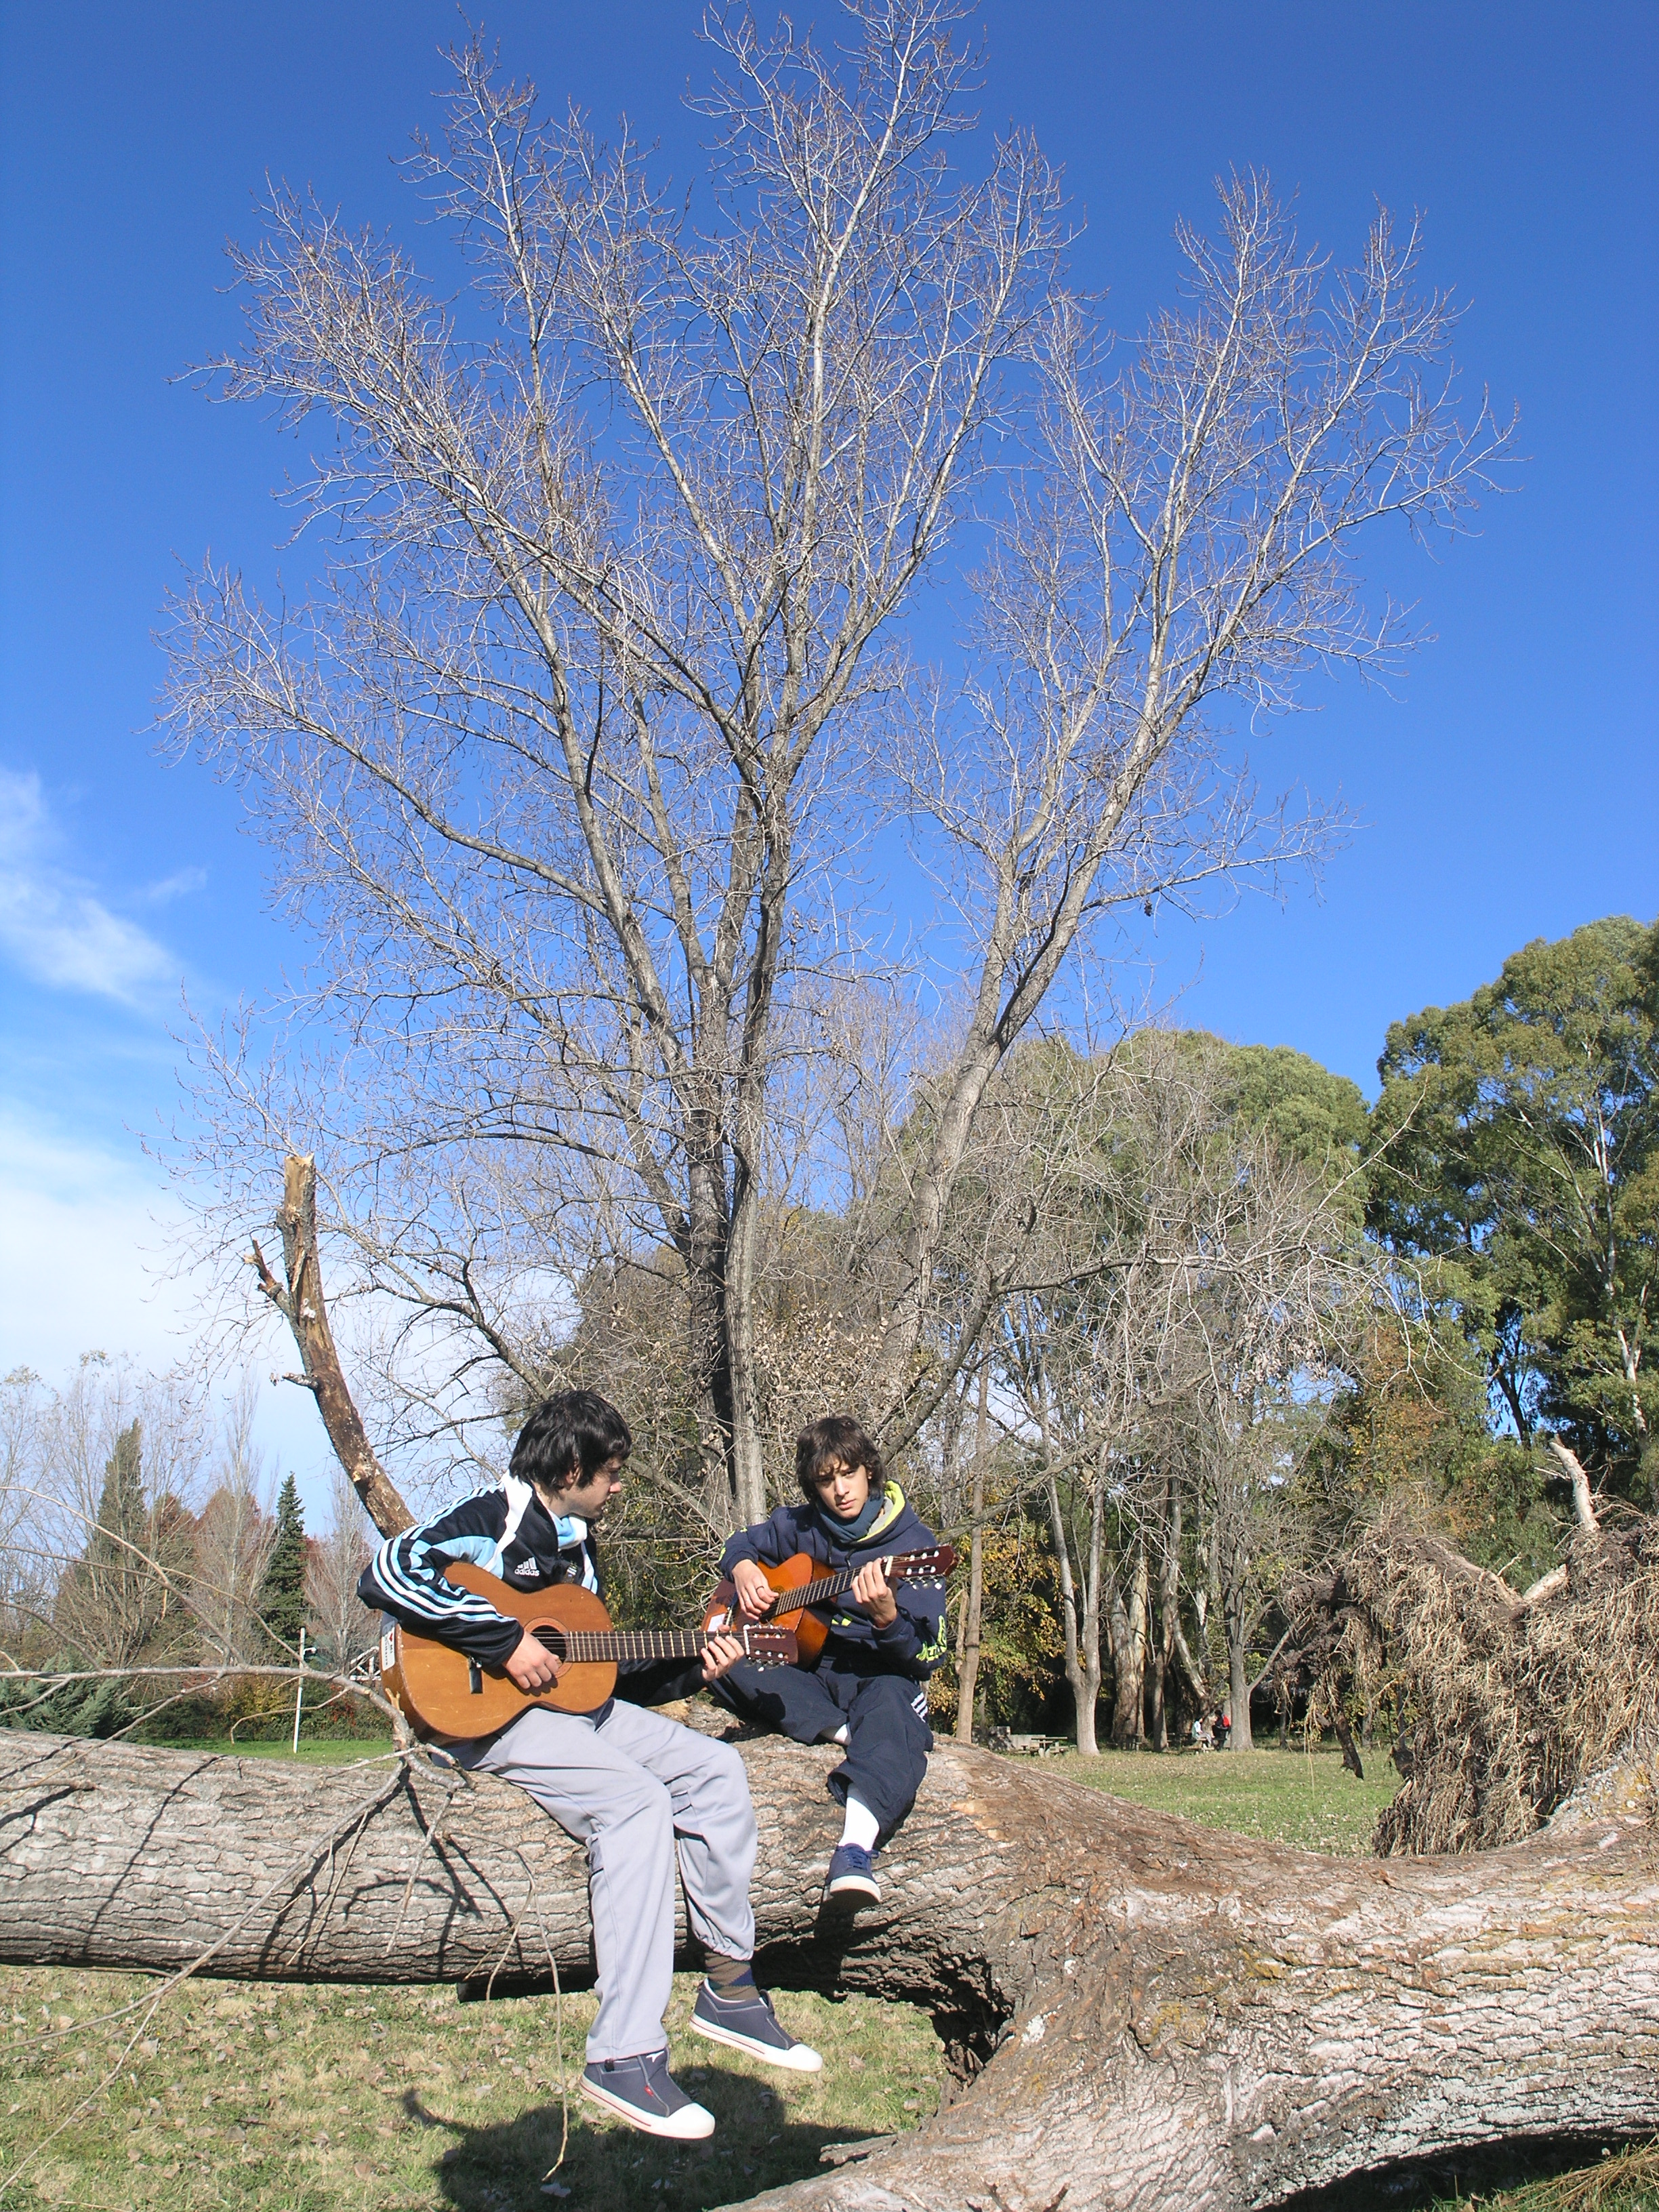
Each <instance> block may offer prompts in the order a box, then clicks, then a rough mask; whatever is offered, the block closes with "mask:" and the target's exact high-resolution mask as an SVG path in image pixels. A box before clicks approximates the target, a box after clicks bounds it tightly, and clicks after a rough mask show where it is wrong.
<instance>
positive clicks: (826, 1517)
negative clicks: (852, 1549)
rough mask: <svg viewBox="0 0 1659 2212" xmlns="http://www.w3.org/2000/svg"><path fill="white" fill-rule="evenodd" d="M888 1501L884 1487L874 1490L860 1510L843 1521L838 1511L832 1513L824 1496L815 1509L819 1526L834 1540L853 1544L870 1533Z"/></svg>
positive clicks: (839, 1542) (838, 1542) (844, 1543)
mask: <svg viewBox="0 0 1659 2212" xmlns="http://www.w3.org/2000/svg"><path fill="white" fill-rule="evenodd" d="M886 1503H887V1493H886V1492H885V1490H880V1491H876V1490H872V1492H870V1495H869V1496H868V1497H867V1498H866V1499H865V1501H864V1504H863V1505H862V1507H861V1508H860V1510H859V1511H858V1512H856V1513H855V1514H854V1516H853V1517H852V1519H851V1520H850V1521H843V1520H842V1518H841V1516H840V1515H839V1514H838V1513H832V1512H831V1511H830V1510H829V1507H828V1506H827V1505H826V1504H824V1503H823V1500H822V1498H820V1499H819V1500H818V1501H817V1504H815V1506H814V1509H813V1510H815V1512H816V1513H817V1517H818V1526H819V1527H820V1528H822V1529H823V1531H824V1533H825V1534H827V1535H828V1536H829V1537H830V1538H831V1539H832V1541H834V1542H836V1543H837V1544H843V1545H853V1544H856V1543H858V1542H859V1541H860V1539H861V1538H863V1537H865V1536H867V1535H868V1534H869V1533H870V1531H871V1529H872V1528H874V1527H875V1525H876V1522H877V1521H878V1519H879V1517H880V1515H881V1511H882V1508H883V1507H884V1505H885V1504H886Z"/></svg>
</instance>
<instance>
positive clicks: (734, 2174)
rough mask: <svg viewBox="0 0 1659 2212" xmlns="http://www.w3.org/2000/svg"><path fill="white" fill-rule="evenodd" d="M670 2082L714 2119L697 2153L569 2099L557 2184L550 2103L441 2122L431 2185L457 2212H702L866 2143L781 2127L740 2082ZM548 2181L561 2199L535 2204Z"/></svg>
mask: <svg viewBox="0 0 1659 2212" xmlns="http://www.w3.org/2000/svg"><path fill="white" fill-rule="evenodd" d="M678 2079H679V2080H680V2081H682V2082H683V2084H684V2087H686V2088H687V2089H689V2090H690V2092H691V2093H692V2094H693V2095H694V2096H696V2099H697V2100H698V2101H699V2102H700V2103H702V2104H705V2105H707V2106H708V2108H709V2110H710V2111H711V2112H713V2113H714V2118H715V2121H716V2123H717V2124H716V2127H715V2130H714V2134H713V2135H712V2136H709V2137H708V2140H707V2141H706V2142H694V2143H672V2142H659V2140H657V2139H656V2138H655V2137H654V2136H645V2135H641V2134H639V2133H638V2132H637V2131H636V2130H634V2129H632V2128H629V2127H624V2126H623V2125H622V2124H620V2123H615V2122H608V2121H606V2120H605V2119H603V2118H600V2117H599V2115H597V2114H595V2113H594V2112H593V2111H592V2106H587V2105H585V2104H582V2103H581V2102H580V2100H578V2099H577V2098H576V2097H575V2096H574V2095H573V2096H572V2098H571V2101H570V2136H569V2142H568V2147H567V2148H566V2151H565V2155H564V2159H563V2161H562V2164H561V2165H560V2166H559V2168H558V2171H557V2172H556V2173H552V2174H550V2169H551V2167H552V2166H553V2162H554V2160H556V2159H557V2158H558V2155H559V2139H560V2135H561V2132H562V2116H561V2112H560V2109H559V2106H557V2105H556V2104H554V2105H551V2106H547V2105H543V2106H536V2107H534V2108H533V2109H532V2110H531V2111H529V2112H523V2113H521V2114H520V2116H519V2118H516V2119H513V2120H507V2121H498V2122H495V2123H494V2124H490V2125H487V2126H469V2125H468V2124H466V2123H465V2121H457V2120H443V2121H441V2125H443V2126H444V2127H445V2128H446V2129H447V2130H448V2132H449V2134H450V2136H451V2137H452V2142H451V2147H450V2148H449V2149H447V2151H445V2152H444V2154H443V2155H442V2156H441V2158H440V2159H439V2160H437V2162H436V2164H435V2168H434V2172H435V2177H436V2179H437V2183H438V2186H439V2188H440V2189H441V2191H442V2193H443V2196H444V2197H445V2199H446V2201H447V2203H450V2204H453V2205H454V2206H455V2207H456V2212H507V2208H508V2207H509V2206H510V2207H513V2208H518V2207H522V2206H525V2205H531V2204H548V2205H561V2206H562V2207H564V2208H566V2212H644V2208H647V2207H653V2206H658V2205H664V2206H668V2207H671V2208H673V2212H707V2208H708V2207H709V2206H711V2205H716V2204H730V2203H734V2202H738V2201H741V2200H742V2199H743V2198H744V2197H755V2196H757V2195H758V2194H759V2193H760V2191H762V2190H763V2189H775V2188H778V2187H780V2186H781V2185H782V2184H783V2183H785V2182H790V2181H799V2180H801V2179H804V2178H805V2176H807V2175H809V2174H817V2173H822V2172H823V2171H824V2167H823V2162H822V2158H821V2154H822V2153H823V2150H824V2149H825V2148H826V2147H827V2146H829V2145H830V2144H834V2143H850V2142H860V2141H862V2140H865V2139H866V2138H865V2137H863V2136H861V2135H860V2131H859V2130H856V2129H850V2128H834V2127H815V2126H810V2125H806V2124H803V2123H801V2122H799V2121H791V2120H786V2119H785V2118H783V2117H782V2115H781V2112H780V2111H779V2109H778V2107H777V2106H776V2104H775V2101H773V2100H765V2101H763V2099H762V2097H761V2096H760V2094H759V2093H757V2089H756V2086H755V2084H754V2083H752V2082H750V2081H746V2080H745V2079H744V2077H743V2076H741V2075H717V2074H714V2073H713V2072H709V2073H707V2074H703V2073H700V2072H699V2071H697V2070H696V2069H689V2068H688V2069H681V2070H680V2072H679V2074H678ZM422 2117H423V2118H432V2119H437V2118H439V2116H438V2115H437V2114H435V2113H433V2114H423V2115H422ZM454 2138H459V2140H454ZM547 2179H551V2180H552V2181H553V2182H554V2183H555V2184H556V2188H557V2189H562V2190H564V2191H568V2195H565V2196H560V2195H558V2194H556V2191H554V2190H550V2191H547V2192H546V2193H545V2194H543V2193H541V2191H542V2187H543V2184H544V2181H546V2180H547Z"/></svg>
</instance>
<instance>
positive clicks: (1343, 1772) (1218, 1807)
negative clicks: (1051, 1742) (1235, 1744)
mask: <svg viewBox="0 0 1659 2212" xmlns="http://www.w3.org/2000/svg"><path fill="white" fill-rule="evenodd" d="M1041 1763H1042V1768H1043V1770H1044V1771H1046V1772H1048V1773H1052V1774H1063V1775H1064V1776H1065V1778H1066V1780H1067V1781H1068V1782H1083V1783H1086V1784H1088V1785H1089V1787H1090V1788H1091V1789H1094V1790H1109V1791H1110V1792H1111V1793H1112V1795H1113V1796H1116V1797H1131V1798H1133V1800H1134V1802H1135V1803H1136V1804H1138V1805H1152V1806H1156V1807H1157V1808H1158V1811H1159V1812H1160V1813H1180V1814H1182V1815H1183V1816H1184V1817H1185V1818H1186V1819H1187V1820H1196V1821H1198V1822H1199V1823H1200V1826H1203V1827H1206V1828H1231V1829H1234V1830H1236V1831H1237V1833H1238V1834H1240V1835H1244V1836H1261V1837H1262V1838H1264V1839H1265V1840H1267V1841H1270V1842H1273V1843H1280V1844H1300V1845H1301V1846H1302V1847H1303V1849H1304V1850H1310V1851H1335V1852H1339V1853H1342V1854H1345V1855H1346V1854H1349V1853H1353V1852H1364V1851H1368V1850H1370V1847H1371V1831H1372V1830H1373V1829H1374V1828H1375V1826H1376V1816H1377V1814H1379V1813H1380V1812H1381V1811H1382V1809H1383V1807H1384V1806H1385V1805H1386V1804H1387V1803H1388V1802H1389V1798H1390V1797H1392V1796H1394V1793H1395V1790H1398V1788H1399V1787H1400V1778H1399V1776H1398V1775H1397V1774H1396V1773H1395V1771H1394V1768H1393V1767H1392V1766H1391V1765H1389V1760H1388V1759H1387V1757H1386V1756H1384V1755H1382V1754H1379V1755H1378V1756H1377V1758H1376V1760H1375V1761H1374V1762H1373V1761H1367V1762H1366V1772H1365V1779H1364V1781H1363V1782H1357V1781H1356V1780H1355V1779H1354V1778H1353V1776H1352V1774H1350V1773H1349V1772H1348V1771H1347V1769H1346V1767H1345V1766H1344V1765H1343V1764H1342V1759H1341V1755H1340V1753H1337V1752H1334V1751H1314V1752H1308V1751H1304V1750H1301V1749H1297V1750H1291V1751H1240V1752H1232V1751H1217V1752H1193V1751H1182V1752H1174V1753H1169V1752H1166V1753H1164V1754H1163V1755H1162V1756H1159V1755H1158V1753H1153V1752H1136V1751H1105V1752H1102V1753H1101V1754H1100V1756H1099V1757H1098V1758H1097V1759H1079V1757H1078V1755H1077V1753H1075V1752H1062V1753H1060V1754H1059V1755H1058V1756H1056V1757H1053V1758H1049V1759H1043V1760H1042V1762H1041Z"/></svg>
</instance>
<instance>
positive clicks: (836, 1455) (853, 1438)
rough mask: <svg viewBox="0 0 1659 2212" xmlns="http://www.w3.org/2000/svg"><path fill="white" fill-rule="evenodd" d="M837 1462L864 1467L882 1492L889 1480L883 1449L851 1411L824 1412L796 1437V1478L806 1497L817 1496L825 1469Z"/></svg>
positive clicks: (848, 1465)
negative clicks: (883, 1463)
mask: <svg viewBox="0 0 1659 2212" xmlns="http://www.w3.org/2000/svg"><path fill="white" fill-rule="evenodd" d="M836 1462H838V1463H839V1464H840V1465H841V1466H842V1467H861V1468H863V1469H864V1471H865V1473H866V1474H867V1475H868V1476H869V1478H870V1487H871V1489H872V1491H879V1490H880V1489H881V1487H882V1486H883V1484H884V1482H885V1481H886V1480H887V1470H886V1469H885V1468H884V1467H883V1465H882V1463H881V1454H880V1452H879V1451H878V1449H876V1446H875V1443H873V1441H872V1439H871V1437H868V1436H867V1435H866V1433H865V1431H864V1430H863V1428H862V1427H861V1426H860V1424H859V1423H858V1422H857V1421H855V1420H854V1419H853V1417H852V1415H851V1414H850V1413H825V1414H823V1415H822V1416H821V1417H820V1418H819V1419H817V1420H816V1421H812V1422H810V1423H809V1424H808V1425H807V1426H806V1427H805V1428H804V1429H803V1430H802V1431H801V1432H800V1434H799V1436H798V1437H796V1438H795V1480H796V1481H797V1482H799V1485H800V1487H801V1495H802V1497H803V1498H814V1497H816V1496H817V1488H818V1485H819V1484H820V1483H821V1482H822V1481H823V1471H824V1469H825V1468H827V1467H829V1466H830V1465H831V1464H833V1463H836Z"/></svg>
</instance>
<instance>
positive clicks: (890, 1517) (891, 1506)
mask: <svg viewBox="0 0 1659 2212" xmlns="http://www.w3.org/2000/svg"><path fill="white" fill-rule="evenodd" d="M904 1510H905V1507H904V1492H902V1490H901V1489H900V1488H899V1486H898V1485H897V1483H896V1482H890V1483H889V1484H888V1485H887V1486H886V1488H885V1489H884V1491H883V1492H882V1499H881V1507H880V1510H879V1511H878V1513H877V1515H876V1517H875V1519H874V1520H873V1521H872V1522H871V1523H870V1526H869V1527H868V1528H866V1530H865V1532H864V1534H862V1535H861V1536H849V1535H848V1534H846V1532H845V1530H844V1529H842V1528H837V1527H836V1516H835V1515H834V1514H833V1513H830V1512H828V1511H824V1512H823V1513H821V1514H820V1516H819V1524H820V1526H821V1527H822V1528H823V1529H824V1530H825V1532H826V1533H827V1534H829V1536H831V1537H832V1538H833V1539H834V1541H836V1543H838V1544H839V1545H841V1547H842V1549H843V1550H844V1551H848V1552H863V1551H867V1550H868V1549H869V1547H870V1546H871V1545H872V1544H873V1543H874V1542H875V1541H876V1539H877V1538H878V1536H884V1535H885V1534H886V1533H887V1531H888V1530H889V1529H890V1528H892V1526H893V1525H894V1523H895V1522H896V1521H897V1520H898V1518H899V1516H901V1515H902V1513H903V1511H904Z"/></svg>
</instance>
